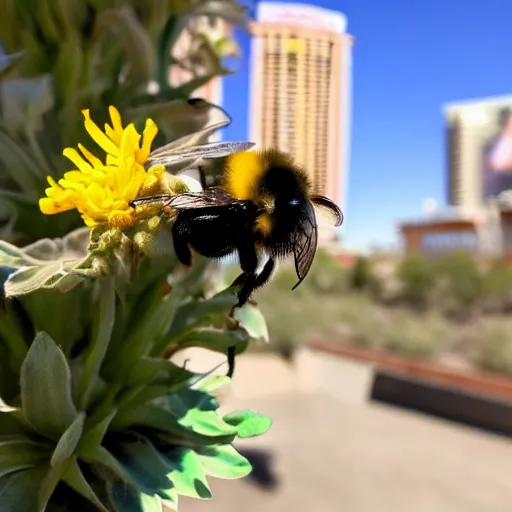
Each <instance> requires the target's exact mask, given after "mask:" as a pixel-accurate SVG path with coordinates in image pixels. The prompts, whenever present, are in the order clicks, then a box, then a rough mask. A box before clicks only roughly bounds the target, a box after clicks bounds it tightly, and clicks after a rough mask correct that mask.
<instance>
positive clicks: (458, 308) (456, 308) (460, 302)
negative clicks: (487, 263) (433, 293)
mask: <svg viewBox="0 0 512 512" xmlns="http://www.w3.org/2000/svg"><path fill="white" fill-rule="evenodd" d="M436 272H437V275H438V277H439V283H440V286H439V287H438V290H437V293H438V299H439V300H438V301H436V302H438V304H439V305H440V306H441V307H442V308H443V309H444V311H445V312H446V313H447V314H449V315H452V316H455V317H458V318H467V317H468V316H469V315H470V314H471V313H472V312H473V311H474V309H475V306H476V305H477V304H478V302H479V301H480V299H481V298H482V293H483V276H482V274H481V272H480V270H479V268H478V266H477V264H476V261H475V259H474V258H473V256H472V255H471V254H469V253H468V252H467V251H453V252H451V253H449V254H447V255H446V256H444V257H443V258H442V259H441V260H439V261H438V262H437V265H436Z"/></svg>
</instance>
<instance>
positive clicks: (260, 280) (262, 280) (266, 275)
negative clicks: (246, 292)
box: [254, 257, 276, 288]
mask: <svg viewBox="0 0 512 512" xmlns="http://www.w3.org/2000/svg"><path fill="white" fill-rule="evenodd" d="M275 267H276V262H275V260H274V258H272V257H270V258H269V259H268V260H267V263H265V266H264V267H263V270H262V271H261V272H260V273H259V274H258V277H257V278H256V283H255V285H254V288H261V287H262V286H263V285H265V284H266V283H267V282H268V280H269V279H270V276H271V275H272V272H274V268H275Z"/></svg>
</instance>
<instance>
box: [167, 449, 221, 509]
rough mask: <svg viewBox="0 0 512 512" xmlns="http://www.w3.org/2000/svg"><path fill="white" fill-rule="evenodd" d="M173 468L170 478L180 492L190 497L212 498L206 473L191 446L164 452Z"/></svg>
mask: <svg viewBox="0 0 512 512" xmlns="http://www.w3.org/2000/svg"><path fill="white" fill-rule="evenodd" d="M162 456H163V457H164V459H165V461H166V462H167V464H168V466H169V467H170V468H171V472H170V473H169V478H170V479H171V480H172V483H173V484H174V486H175V487H176V491H177V492H178V494H182V495H183V496H189V497H190V498H200V499H203V500H208V499H211V497H212V493H211V491H210V487H209V485H208V482H207V480H206V475H205V472H204V469H203V466H202V464H201V461H200V460H199V457H198V456H197V455H196V453H195V452H194V451H193V450H191V449H189V448H175V449H173V450H170V451H167V452H165V453H162Z"/></svg>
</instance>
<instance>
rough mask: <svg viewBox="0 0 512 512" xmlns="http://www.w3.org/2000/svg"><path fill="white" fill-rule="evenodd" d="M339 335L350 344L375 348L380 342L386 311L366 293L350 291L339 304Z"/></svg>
mask: <svg viewBox="0 0 512 512" xmlns="http://www.w3.org/2000/svg"><path fill="white" fill-rule="evenodd" d="M338 319H339V323H340V325H338V326H337V328H338V332H339V330H340V328H341V329H342V332H341V337H342V338H343V340H345V341H347V342H348V343H350V344H351V345H354V346H357V347H361V348H377V347H378V346H379V345H380V344H381V342H382V332H383V330H384V329H385V325H386V313H385V310H384V308H381V307H379V306H378V305H377V304H375V302H374V301H373V300H372V299H371V297H369V296H368V295H366V294H362V293H360V294H356V293H351V294H350V295H347V296H346V297H344V298H343V300H342V301H341V302H340V304H339V314H338Z"/></svg>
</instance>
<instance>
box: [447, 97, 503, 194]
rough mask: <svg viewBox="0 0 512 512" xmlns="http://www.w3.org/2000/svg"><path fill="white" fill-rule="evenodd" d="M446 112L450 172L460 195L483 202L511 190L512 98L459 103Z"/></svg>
mask: <svg viewBox="0 0 512 512" xmlns="http://www.w3.org/2000/svg"><path fill="white" fill-rule="evenodd" d="M447 113H448V121H449V124H450V129H451V137H450V142H449V144H450V146H451V147H450V148H449V154H450V159H451V161H450V174H451V175H452V177H453V179H452V182H453V186H455V187H459V188H460V191H459V192H460V193H459V196H460V195H464V196H468V195H471V196H473V197H474V199H473V203H474V204H478V203H480V204H481V203H487V202H489V200H491V199H493V198H496V197H498V196H499V195H500V194H501V193H502V192H504V191H505V190H511V189H512V97H510V96H505V97H497V98H491V99H488V100H483V101H478V102H477V101H475V102H467V103H463V104H458V105H454V106H452V107H450V108H449V109H448V112H447ZM454 135H455V136H454Z"/></svg>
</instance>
